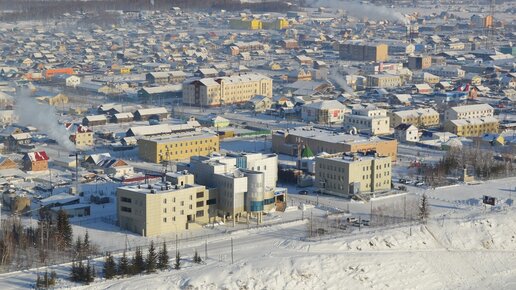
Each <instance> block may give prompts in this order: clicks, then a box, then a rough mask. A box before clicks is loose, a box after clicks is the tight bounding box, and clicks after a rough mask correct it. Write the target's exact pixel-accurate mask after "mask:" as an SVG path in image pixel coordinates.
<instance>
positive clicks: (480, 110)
mask: <svg viewBox="0 0 516 290" xmlns="http://www.w3.org/2000/svg"><path fill="white" fill-rule="evenodd" d="M493 115H494V109H493V107H491V106H490V105H488V104H476V105H466V106H458V107H452V108H449V109H447V110H446V111H445V112H444V121H450V120H461V119H470V118H483V117H492V116H493Z"/></svg>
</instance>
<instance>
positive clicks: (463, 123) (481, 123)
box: [444, 117, 500, 137]
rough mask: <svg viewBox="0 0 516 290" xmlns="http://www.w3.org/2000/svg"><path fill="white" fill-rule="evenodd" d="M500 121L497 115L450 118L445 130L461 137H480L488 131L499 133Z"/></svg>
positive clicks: (445, 124)
mask: <svg viewBox="0 0 516 290" xmlns="http://www.w3.org/2000/svg"><path fill="white" fill-rule="evenodd" d="M499 127H500V122H499V121H498V119H496V118H495V117H483V118H470V119H459V120H449V121H447V122H446V123H444V130H445V131H447V132H450V133H453V134H455V135H457V136H459V137H480V136H482V135H484V134H486V133H498V130H499Z"/></svg>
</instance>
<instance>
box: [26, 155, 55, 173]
mask: <svg viewBox="0 0 516 290" xmlns="http://www.w3.org/2000/svg"><path fill="white" fill-rule="evenodd" d="M48 159H49V158H48V155H47V153H46V152H45V151H39V152H29V153H25V155H24V156H23V159H22V160H23V169H24V170H25V171H44V170H48Z"/></svg>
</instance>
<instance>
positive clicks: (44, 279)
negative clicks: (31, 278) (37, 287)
mask: <svg viewBox="0 0 516 290" xmlns="http://www.w3.org/2000/svg"><path fill="white" fill-rule="evenodd" d="M42 282H43V285H42V286H43V287H45V288H48V286H49V285H48V282H49V281H48V271H45V275H43V281H42Z"/></svg>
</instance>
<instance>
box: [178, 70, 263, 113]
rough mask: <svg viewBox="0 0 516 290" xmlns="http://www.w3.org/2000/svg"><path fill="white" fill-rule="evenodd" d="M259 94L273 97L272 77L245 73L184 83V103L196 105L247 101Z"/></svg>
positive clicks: (220, 104) (216, 104) (219, 104)
mask: <svg viewBox="0 0 516 290" xmlns="http://www.w3.org/2000/svg"><path fill="white" fill-rule="evenodd" d="M257 95H261V96H266V97H268V98H272V79H271V78H269V77H267V76H265V75H261V74H245V75H238V76H229V77H220V78H203V79H197V80H193V81H187V82H185V83H183V103H184V104H189V105H194V106H222V105H228V104H238V103H245V102H247V101H249V100H250V99H252V98H253V97H254V96H257Z"/></svg>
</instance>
